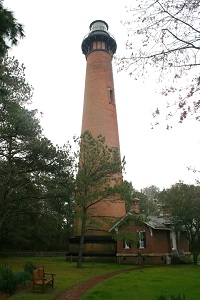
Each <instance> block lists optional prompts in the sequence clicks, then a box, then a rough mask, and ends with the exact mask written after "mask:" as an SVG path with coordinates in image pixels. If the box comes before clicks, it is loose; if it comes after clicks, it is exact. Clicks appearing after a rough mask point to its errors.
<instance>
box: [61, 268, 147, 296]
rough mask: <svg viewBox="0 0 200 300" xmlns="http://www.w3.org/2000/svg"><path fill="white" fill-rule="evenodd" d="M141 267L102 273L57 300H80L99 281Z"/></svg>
mask: <svg viewBox="0 0 200 300" xmlns="http://www.w3.org/2000/svg"><path fill="white" fill-rule="evenodd" d="M139 269H142V267H137V268H136V267H135V268H129V269H125V270H120V271H116V272H112V273H108V274H104V275H101V276H99V277H96V278H92V279H89V280H87V281H85V282H83V283H81V284H79V285H77V286H75V287H73V288H71V289H70V290H68V291H66V292H65V293H63V294H62V295H60V296H59V297H58V298H56V300H78V299H80V297H81V296H83V294H85V293H86V292H87V291H88V290H89V289H90V288H91V287H93V286H94V285H96V284H97V283H99V282H101V281H103V280H106V279H108V278H110V277H112V276H115V275H118V274H120V273H125V272H129V271H134V270H139Z"/></svg>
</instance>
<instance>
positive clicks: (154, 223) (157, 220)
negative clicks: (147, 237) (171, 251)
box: [109, 212, 172, 232]
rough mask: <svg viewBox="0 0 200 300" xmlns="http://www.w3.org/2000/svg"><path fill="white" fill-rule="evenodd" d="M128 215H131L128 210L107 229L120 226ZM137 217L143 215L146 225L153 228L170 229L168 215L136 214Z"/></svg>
mask: <svg viewBox="0 0 200 300" xmlns="http://www.w3.org/2000/svg"><path fill="white" fill-rule="evenodd" d="M130 216H133V214H132V213H131V212H128V213H127V214H126V215H125V216H124V217H122V218H121V219H120V220H118V221H117V222H116V223H115V224H114V225H113V226H112V227H111V228H110V230H109V232H111V231H113V230H114V229H115V228H118V227H120V226H121V225H122V224H123V223H124V221H125V220H126V219H128V218H129V217H130ZM137 216H138V217H144V224H146V225H147V226H149V227H151V228H153V229H160V230H172V228H170V225H172V223H171V222H170V219H169V218H168V217H163V216H151V215H150V216H147V217H146V216H144V215H142V214H138V215H137Z"/></svg>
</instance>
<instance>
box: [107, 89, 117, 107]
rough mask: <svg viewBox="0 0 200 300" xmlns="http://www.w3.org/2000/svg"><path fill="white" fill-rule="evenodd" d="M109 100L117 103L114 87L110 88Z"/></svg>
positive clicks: (111, 102)
mask: <svg viewBox="0 0 200 300" xmlns="http://www.w3.org/2000/svg"><path fill="white" fill-rule="evenodd" d="M108 100H109V103H110V104H113V105H115V94H114V89H112V88H111V87H109V88H108Z"/></svg>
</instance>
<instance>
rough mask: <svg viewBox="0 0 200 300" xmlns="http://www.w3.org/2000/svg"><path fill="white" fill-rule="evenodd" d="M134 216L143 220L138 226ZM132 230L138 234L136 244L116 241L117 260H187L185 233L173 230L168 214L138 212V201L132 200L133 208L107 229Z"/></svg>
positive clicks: (164, 261) (134, 262)
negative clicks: (142, 213)
mask: <svg viewBox="0 0 200 300" xmlns="http://www.w3.org/2000/svg"><path fill="white" fill-rule="evenodd" d="M133 216H139V217H140V218H142V219H143V221H142V222H141V224H140V225H137V224H134V219H133V218H132V217H133ZM127 231H131V232H134V233H136V235H138V241H137V242H136V243H132V244H131V243H130V242H127V241H123V242H121V241H120V242H117V251H116V256H117V261H118V262H119V263H133V264H140V263H141V264H165V263H173V262H174V263H178V262H189V260H188V259H187V257H189V255H190V252H189V243H188V240H187V238H186V234H185V233H186V232H185V231H184V230H183V231H181V232H178V233H176V232H175V231H174V228H173V224H172V223H171V221H170V219H169V218H168V217H163V216H147V217H144V216H142V215H140V214H139V200H138V199H135V200H134V201H133V205H132V208H131V210H130V212H128V213H127V214H126V215H125V216H124V217H123V218H121V219H120V220H119V221H118V222H117V223H115V224H114V226H113V227H112V228H111V229H110V232H112V233H114V232H115V233H116V234H120V233H121V232H127Z"/></svg>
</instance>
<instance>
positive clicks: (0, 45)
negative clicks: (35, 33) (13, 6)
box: [0, 0, 25, 57]
mask: <svg viewBox="0 0 200 300" xmlns="http://www.w3.org/2000/svg"><path fill="white" fill-rule="evenodd" d="M0 24H1V26H0V57H2V56H4V55H5V54H6V53H7V50H8V49H10V48H11V47H12V46H16V45H17V44H18V42H19V39H20V38H23V37H24V36H25V35H24V29H23V25H22V24H20V23H18V21H17V20H16V19H15V17H14V13H13V12H12V11H10V10H8V9H6V8H5V7H4V6H3V0H0Z"/></svg>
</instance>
